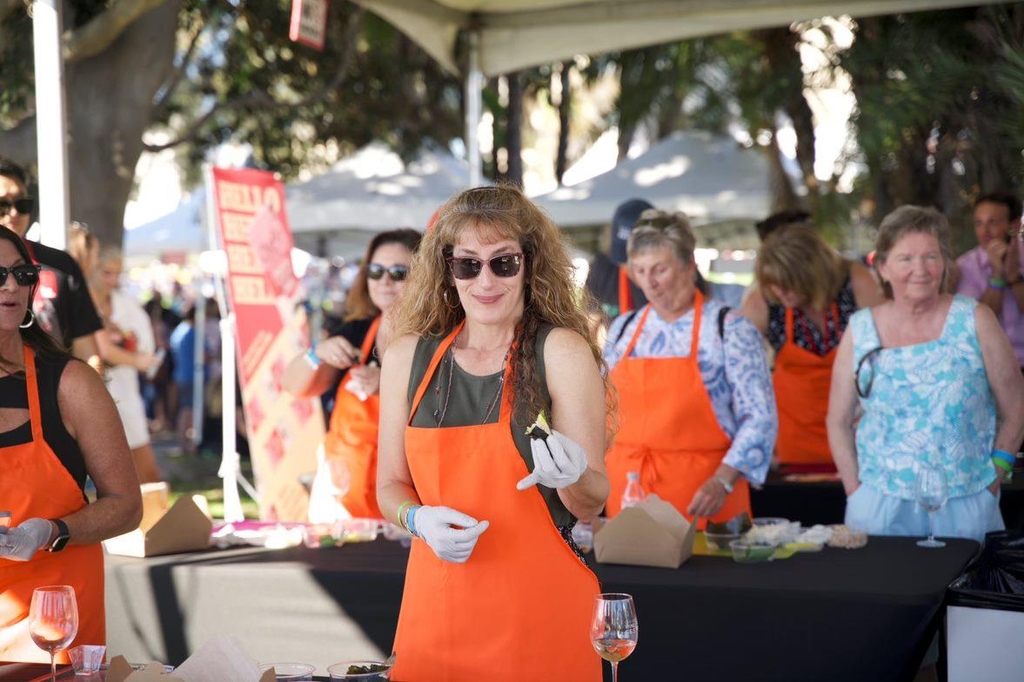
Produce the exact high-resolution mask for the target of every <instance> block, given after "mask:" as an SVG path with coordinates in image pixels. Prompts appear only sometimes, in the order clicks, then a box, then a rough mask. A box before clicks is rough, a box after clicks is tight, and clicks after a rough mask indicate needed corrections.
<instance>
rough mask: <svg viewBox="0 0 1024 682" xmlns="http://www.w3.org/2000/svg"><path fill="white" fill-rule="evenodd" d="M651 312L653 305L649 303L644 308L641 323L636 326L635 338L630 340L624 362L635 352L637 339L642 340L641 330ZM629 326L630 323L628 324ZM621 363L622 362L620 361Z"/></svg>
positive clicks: (623, 358)
mask: <svg viewBox="0 0 1024 682" xmlns="http://www.w3.org/2000/svg"><path fill="white" fill-rule="evenodd" d="M649 312H651V304H650V303H648V304H647V305H645V306H644V311H643V312H642V313H641V314H640V321H639V322H638V323H637V325H636V329H634V330H633V336H631V337H630V339H629V345H628V346H626V352H625V353H623V354H622V360H625V359H626V358H628V357H629V355H630V353H632V352H633V348H635V347H636V342H637V339H639V338H640V330H642V329H643V328H644V322H646V321H647V313H649ZM627 324H628V322H627ZM620 362H621V361H620Z"/></svg>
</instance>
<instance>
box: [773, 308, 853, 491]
mask: <svg viewBox="0 0 1024 682" xmlns="http://www.w3.org/2000/svg"><path fill="white" fill-rule="evenodd" d="M832 314H833V316H834V318H835V320H836V321H837V323H838V320H839V310H838V308H837V307H836V305H835V304H834V303H833V304H832ZM826 324H827V321H826ZM836 350H837V349H836V348H833V349H832V350H830V351H829V352H828V353H826V354H825V355H818V354H817V353H812V352H811V351H809V350H806V349H804V348H800V347H799V346H797V345H796V341H795V336H794V335H793V309H792V308H786V342H785V343H784V344H783V346H782V348H780V349H779V352H778V353H777V354H776V356H775V370H774V371H773V372H772V384H773V385H774V386H775V404H776V407H777V409H778V412H779V438H778V441H777V442H776V443H775V454H776V455H777V456H778V458H779V463H780V464H788V465H799V466H804V465H822V464H824V465H830V467H831V468H832V470H833V471H834V470H835V464H834V463H833V461H832V451H831V450H829V447H828V434H827V432H826V429H825V415H826V414H827V413H828V394H829V390H831V386H832V363H833V362H834V361H835V356H836Z"/></svg>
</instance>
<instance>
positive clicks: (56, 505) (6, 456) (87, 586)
mask: <svg viewBox="0 0 1024 682" xmlns="http://www.w3.org/2000/svg"><path fill="white" fill-rule="evenodd" d="M25 378H26V384H27V386H28V409H29V420H30V421H31V424H32V441H31V442H29V443H24V444H22V445H12V446H10V447H6V448H2V449H0V458H2V460H3V475H2V476H0V500H3V502H2V505H0V506H3V507H5V508H7V509H9V510H10V512H11V526H12V527H13V526H16V525H18V524H19V523H21V522H22V521H24V520H26V519H29V518H32V517H39V518H43V519H52V518H59V517H63V516H67V515H69V514H72V513H74V512H76V511H78V510H79V509H81V508H82V507H84V506H85V505H86V501H85V498H84V497H83V496H82V491H81V490H80V489H79V487H78V484H76V483H75V480H74V479H73V478H72V477H71V474H70V473H68V470H67V469H65V468H64V465H63V464H61V462H60V459H59V458H58V457H57V455H56V454H54V452H53V450H51V449H50V446H49V445H47V444H46V441H45V440H44V439H43V426H42V412H41V410H40V408H39V385H38V382H37V381H36V366H35V355H34V354H33V353H32V350H31V349H30V348H29V347H28V346H26V347H25ZM43 585H71V586H72V587H74V588H75V595H76V596H77V598H78V618H79V626H78V636H77V637H75V640H74V642H73V643H72V645H71V646H76V645H79V644H106V631H105V628H106V623H105V615H104V611H103V548H102V547H101V546H100V545H99V544H98V543H97V544H94V545H75V544H69V545H66V546H65V547H64V549H63V550H62V551H60V552H54V553H50V552H47V551H45V550H40V551H38V552H36V554H35V556H33V557H32V559H31V560H29V561H11V560H10V559H3V558H0V660H3V661H38V662H46V663H49V662H50V655H49V654H47V653H46V652H44V651H43V650H42V649H40V648H38V647H37V646H36V645H35V644H34V643H33V642H32V638H31V637H30V636H29V632H28V610H29V605H30V604H31V601H32V590H33V589H35V588H36V587H41V586H43ZM69 648H70V647H69ZM57 660H59V661H61V662H64V663H66V662H67V660H68V657H67V653H66V651H62V652H58V653H57Z"/></svg>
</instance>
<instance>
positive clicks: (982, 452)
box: [850, 296, 996, 500]
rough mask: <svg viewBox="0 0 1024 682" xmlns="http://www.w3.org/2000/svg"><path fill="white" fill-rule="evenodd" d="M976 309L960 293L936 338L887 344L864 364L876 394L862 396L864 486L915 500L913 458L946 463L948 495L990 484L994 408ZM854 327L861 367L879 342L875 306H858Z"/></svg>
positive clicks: (859, 456)
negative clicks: (979, 337)
mask: <svg viewBox="0 0 1024 682" xmlns="http://www.w3.org/2000/svg"><path fill="white" fill-rule="evenodd" d="M976 306H977V302H975V301H973V300H971V299H969V298H966V297H963V296H956V297H955V298H954V299H953V302H952V305H950V308H949V313H948V315H947V317H946V323H945V326H944V327H943V330H942V334H941V335H940V336H939V338H938V339H936V340H934V341H928V342H926V343H921V344H916V345H913V346H903V347H899V348H885V349H883V350H881V351H880V352H878V353H876V354H875V355H874V356H873V358H869V359H868V360H866V361H865V364H864V367H863V368H862V369H861V373H862V375H863V374H864V373H868V372H869V373H870V374H871V377H870V379H871V392H870V394H869V395H868V397H867V398H866V399H864V398H861V399H860V404H861V407H862V408H863V409H864V416H863V417H862V418H861V420H860V422H859V423H858V425H857V434H856V444H857V460H858V463H859V465H860V480H861V482H862V483H867V484H869V485H871V486H873V487H874V488H876V489H878V490H880V491H882V492H884V493H886V494H889V495H894V496H896V497H900V498H903V499H907V500H913V499H914V477H915V474H916V463H917V462H918V461H919V460H925V459H927V460H929V461H931V462H933V463H940V464H942V465H943V466H944V467H945V468H946V475H947V477H948V479H949V496H950V497H951V498H952V497H963V496H965V495H973V494H974V493H977V492H979V491H980V490H982V489H983V488H985V487H986V486H988V485H989V484H991V483H992V480H993V478H994V477H995V469H994V468H993V467H992V463H991V462H990V461H989V456H990V453H991V452H992V444H993V442H994V441H995V434H996V405H995V398H994V397H993V395H992V389H991V388H990V387H989V384H988V377H987V375H986V373H985V363H984V360H983V358H982V355H981V346H980V345H979V343H978V333H977V330H976V328H975V325H974V311H975V308H976ZM850 329H851V330H852V332H853V351H854V353H853V355H854V361H853V371H856V368H857V365H858V363H859V362H860V359H861V358H863V357H864V356H865V355H866V354H867V353H868V352H869V351H871V350H873V349H875V348H878V347H879V346H880V345H881V344H880V343H879V337H878V331H877V329H876V328H875V323H874V318H873V317H872V316H871V311H870V310H861V311H858V312H857V313H856V314H855V315H854V316H853V317H852V318H851V319H850ZM861 384H862V386H866V385H867V378H865V377H863V376H862V382H861Z"/></svg>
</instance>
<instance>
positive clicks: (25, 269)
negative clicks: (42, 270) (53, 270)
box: [0, 263, 39, 287]
mask: <svg viewBox="0 0 1024 682" xmlns="http://www.w3.org/2000/svg"><path fill="white" fill-rule="evenodd" d="M7 275H14V281H15V282H17V283H18V286H22V287H27V286H31V285H33V284H36V283H37V282H38V281H39V266H38V265H37V264H35V263H22V264H21V265H15V266H14V267H10V268H5V267H3V266H0V287H2V286H3V285H5V284H7Z"/></svg>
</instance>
